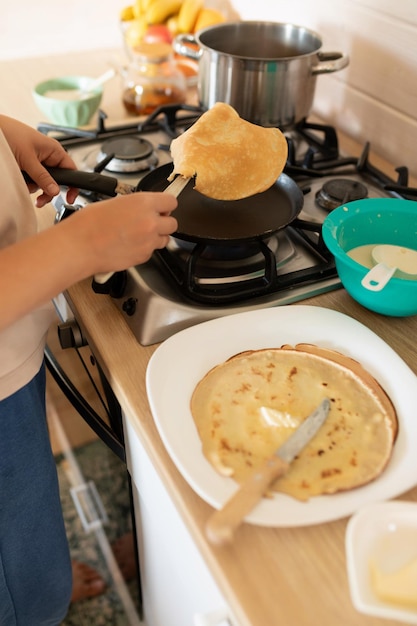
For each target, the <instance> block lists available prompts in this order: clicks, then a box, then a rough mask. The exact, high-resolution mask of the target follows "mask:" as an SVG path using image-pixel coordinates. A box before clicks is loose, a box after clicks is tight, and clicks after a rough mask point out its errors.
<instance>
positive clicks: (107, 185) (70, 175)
mask: <svg viewBox="0 0 417 626" xmlns="http://www.w3.org/2000/svg"><path fill="white" fill-rule="evenodd" d="M46 169H47V170H48V172H49V173H50V175H51V176H52V178H53V179H54V180H55V181H56V182H57V183H58V185H64V186H65V187H75V188H77V189H85V190H87V191H95V192H96V193H101V194H104V195H106V196H117V194H118V193H125V194H126V193H133V192H134V191H136V187H132V186H131V185H126V184H124V183H120V182H119V181H118V180H117V178H113V177H112V176H104V174H97V173H96V172H83V171H82V170H71V169H66V168H64V167H47V168H46ZM23 178H24V179H25V181H26V182H27V183H30V182H33V181H32V179H31V178H30V177H29V176H28V175H27V173H26V172H23Z"/></svg>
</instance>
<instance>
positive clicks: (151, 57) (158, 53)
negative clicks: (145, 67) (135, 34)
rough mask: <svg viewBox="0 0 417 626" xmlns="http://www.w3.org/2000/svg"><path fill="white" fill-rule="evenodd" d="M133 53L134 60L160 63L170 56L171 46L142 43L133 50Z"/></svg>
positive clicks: (167, 44)
mask: <svg viewBox="0 0 417 626" xmlns="http://www.w3.org/2000/svg"><path fill="white" fill-rule="evenodd" d="M133 52H134V55H135V57H136V58H141V59H147V60H148V61H154V62H156V63H160V62H161V61H166V60H167V59H169V57H170V56H171V55H172V46H171V45H170V44H169V43H164V42H153V43H148V42H142V43H140V44H138V45H137V46H135V47H134V48H133Z"/></svg>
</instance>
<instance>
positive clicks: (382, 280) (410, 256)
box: [361, 244, 417, 291]
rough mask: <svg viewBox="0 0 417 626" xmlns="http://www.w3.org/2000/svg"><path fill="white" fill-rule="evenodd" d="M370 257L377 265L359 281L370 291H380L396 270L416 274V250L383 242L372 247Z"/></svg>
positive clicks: (410, 274)
mask: <svg viewBox="0 0 417 626" xmlns="http://www.w3.org/2000/svg"><path fill="white" fill-rule="evenodd" d="M372 258H373V260H374V261H375V262H376V263H377V265H375V266H374V267H373V268H372V269H371V270H369V272H368V273H367V274H365V276H364V277H363V278H362V281H361V284H362V285H363V286H364V287H366V289H369V290H370V291H381V289H383V288H384V287H385V285H386V284H387V283H388V282H389V280H390V279H391V278H392V277H393V276H394V274H395V272H396V271H397V270H399V271H400V272H402V273H403V274H407V275H409V276H410V277H411V276H413V275H414V276H415V275H417V250H412V249H411V248H405V247H404V246H394V245H391V244H383V245H380V246H375V247H374V248H373V250H372Z"/></svg>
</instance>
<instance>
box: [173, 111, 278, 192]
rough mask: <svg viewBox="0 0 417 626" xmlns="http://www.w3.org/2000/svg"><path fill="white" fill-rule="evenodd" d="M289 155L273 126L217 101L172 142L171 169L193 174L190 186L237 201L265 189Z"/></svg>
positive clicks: (179, 172)
mask: <svg viewBox="0 0 417 626" xmlns="http://www.w3.org/2000/svg"><path fill="white" fill-rule="evenodd" d="M287 154H288V145H287V140H286V139H285V137H284V135H283V134H282V133H281V131H280V130H279V129H277V128H264V127H262V126H257V125H256V124H251V123H250V122H247V121H246V120H243V119H242V118H241V117H239V115H238V113H237V112H236V111H235V109H233V108H232V107H231V106H229V105H228V104H225V103H223V102H218V103H217V104H215V105H214V106H213V107H212V108H211V109H210V110H209V111H207V112H206V113H203V115H202V116H201V117H200V118H199V119H198V120H197V122H195V124H193V126H191V127H190V128H189V129H188V130H187V131H185V133H183V134H182V135H180V136H179V137H177V138H176V139H174V140H173V141H172V143H171V156H172V158H173V161H174V170H173V172H172V174H171V175H170V177H169V179H168V180H173V179H174V177H175V176H176V175H177V174H180V175H181V176H184V177H185V178H194V177H195V188H196V189H197V191H199V192H200V193H202V194H203V195H205V196H208V197H210V198H214V199H217V200H239V199H241V198H246V197H248V196H252V195H254V194H256V193H260V192H262V191H266V189H269V188H270V187H271V186H272V185H273V184H274V183H275V181H276V180H277V179H278V178H279V176H280V174H281V173H282V170H283V169H284V166H285V163H286V160H287Z"/></svg>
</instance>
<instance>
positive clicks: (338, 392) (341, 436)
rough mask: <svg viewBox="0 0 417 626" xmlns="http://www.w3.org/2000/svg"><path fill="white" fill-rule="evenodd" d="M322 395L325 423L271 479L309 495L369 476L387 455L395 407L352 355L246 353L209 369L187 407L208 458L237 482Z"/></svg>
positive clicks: (287, 350) (277, 486) (277, 487)
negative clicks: (326, 402)
mask: <svg viewBox="0 0 417 626" xmlns="http://www.w3.org/2000/svg"><path fill="white" fill-rule="evenodd" d="M325 397H328V398H329V399H330V401H331V409H330V412H329V416H328V418H327V420H326V422H325V424H324V425H323V427H322V428H321V429H320V430H319V432H318V433H317V434H316V436H315V437H314V438H313V439H312V441H311V442H310V443H309V444H308V445H307V446H306V447H305V448H304V449H303V450H302V452H301V453H300V454H299V456H298V457H297V458H296V459H295V460H294V461H293V463H292V464H291V466H290V469H289V471H288V472H287V474H286V475H285V476H284V477H282V478H280V479H278V480H277V481H275V483H274V484H273V485H271V491H279V492H283V493H286V494H288V495H290V496H292V497H294V498H297V499H298V500H308V499H309V498H310V497H312V496H317V495H320V494H332V493H336V492H339V491H345V490H349V489H353V488H355V487H358V486H360V485H364V484H366V483H368V482H370V481H372V480H374V479H375V478H376V477H377V476H379V475H380V474H381V472H382V471H383V470H384V468H385V467H386V465H387V463H388V461H389V459H390V457H391V454H392V450H393V445H394V441H395V437H396V434H397V428H398V420H397V415H396V412H395V409H394V407H393V405H392V403H391V401H390V399H389V398H388V396H387V394H386V393H385V392H384V390H383V389H382V387H381V386H380V385H379V384H378V383H377V382H376V380H375V379H374V378H373V377H372V376H371V375H370V374H369V372H367V371H366V370H365V369H364V368H362V366H361V365H360V364H359V363H358V362H357V361H354V360H352V359H350V358H348V357H345V356H344V355H342V354H339V353H337V352H334V351H331V350H326V349H322V348H316V347H315V346H311V345H299V346H296V347H295V348H293V347H291V346H284V347H282V348H277V349H265V350H256V351H251V352H245V353H242V354H239V355H236V356H235V357H233V358H231V359H229V360H228V361H226V362H224V363H221V364H219V365H218V366H216V367H215V368H213V369H212V370H211V371H210V372H208V373H207V375H206V376H205V377H204V378H203V379H202V380H201V381H200V382H199V383H198V385H197V386H196V388H195V390H194V393H193V396H192V399H191V412H192V415H193V418H194V421H195V424H196V427H197V430H198V433H199V436H200V439H201V442H202V449H203V453H204V455H205V456H206V458H207V459H208V460H209V462H210V463H211V464H212V465H213V466H214V467H215V469H216V470H217V471H219V472H220V473H222V474H224V475H229V476H233V478H234V479H235V480H236V481H237V482H239V483H241V482H244V481H245V479H246V478H247V477H248V476H249V474H250V473H251V472H253V470H254V469H255V468H256V467H258V466H260V465H261V464H262V463H263V462H264V461H266V460H267V459H268V457H269V456H271V455H272V454H273V453H274V452H275V450H276V449H277V448H278V447H279V446H280V445H281V444H282V443H284V441H285V440H286V439H287V438H288V436H289V435H290V434H291V433H293V432H294V430H295V429H296V428H297V426H299V424H300V423H301V422H302V421H303V420H304V419H305V418H306V417H307V416H308V415H309V414H310V413H311V412H312V411H313V410H314V409H315V408H316V407H317V406H318V405H319V404H320V402H321V401H322V400H323V399H324V398H325Z"/></svg>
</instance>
